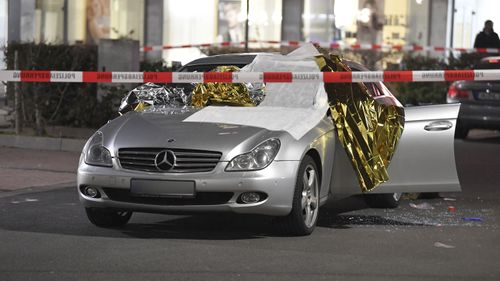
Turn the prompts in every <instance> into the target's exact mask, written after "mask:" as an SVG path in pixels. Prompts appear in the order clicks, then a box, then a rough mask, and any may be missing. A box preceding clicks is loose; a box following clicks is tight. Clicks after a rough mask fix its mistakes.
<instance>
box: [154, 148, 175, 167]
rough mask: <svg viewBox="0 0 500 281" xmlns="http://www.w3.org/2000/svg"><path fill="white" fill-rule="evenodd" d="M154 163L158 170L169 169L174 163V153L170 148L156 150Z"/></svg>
mask: <svg viewBox="0 0 500 281" xmlns="http://www.w3.org/2000/svg"><path fill="white" fill-rule="evenodd" d="M155 165H156V169H158V171H170V170H171V169H172V168H173V167H174V165H175V154H174V152H173V151H171V150H163V151H160V152H158V154H156V157H155Z"/></svg>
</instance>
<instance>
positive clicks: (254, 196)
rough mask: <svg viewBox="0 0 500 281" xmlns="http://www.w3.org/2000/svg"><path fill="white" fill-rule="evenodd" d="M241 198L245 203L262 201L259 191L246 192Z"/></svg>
mask: <svg viewBox="0 0 500 281" xmlns="http://www.w3.org/2000/svg"><path fill="white" fill-rule="evenodd" d="M240 198H241V201H242V202H243V203H245V204H251V203H257V202H259V201H260V195H259V194H258V193H257V192H245V193H243V194H241V197H240Z"/></svg>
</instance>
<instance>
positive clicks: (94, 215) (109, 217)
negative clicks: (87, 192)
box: [85, 208, 132, 227]
mask: <svg viewBox="0 0 500 281" xmlns="http://www.w3.org/2000/svg"><path fill="white" fill-rule="evenodd" d="M85 212H86V213H87V218H88V219H89V221H90V222H91V223H92V224H94V225H96V226H99V227H120V226H124V225H126V224H127V222H128V221H129V220H130V217H132V212H121V211H114V210H108V209H101V208H85Z"/></svg>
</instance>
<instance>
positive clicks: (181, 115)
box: [101, 108, 276, 161]
mask: <svg viewBox="0 0 500 281" xmlns="http://www.w3.org/2000/svg"><path fill="white" fill-rule="evenodd" d="M196 111H197V109H193V108H188V109H181V108H176V109H163V110H155V111H148V112H129V113H127V114H125V115H124V116H121V117H119V118H117V119H115V120H113V121H111V122H110V123H108V124H107V125H106V126H104V127H103V128H101V131H102V132H103V134H104V139H105V143H104V144H105V146H107V147H108V148H110V150H111V151H112V153H113V154H114V155H117V152H118V149H120V148H132V147H161V148H182V149H200V150H210V151H218V152H222V154H223V155H222V158H221V160H222V161H229V160H231V159H232V157H234V156H236V155H238V154H240V153H244V152H247V151H249V150H251V149H252V148H253V147H254V146H255V145H257V144H258V143H259V142H261V141H263V140H265V139H267V138H269V137H273V136H276V132H271V131H269V130H266V129H262V128H257V127H250V126H239V125H229V124H215V123H200V122H183V120H184V119H186V118H187V117H189V116H190V115H191V114H193V113H195V112H196Z"/></svg>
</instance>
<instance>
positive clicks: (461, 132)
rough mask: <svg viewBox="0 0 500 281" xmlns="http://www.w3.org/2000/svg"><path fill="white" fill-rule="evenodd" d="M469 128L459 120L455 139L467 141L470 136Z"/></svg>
mask: <svg viewBox="0 0 500 281" xmlns="http://www.w3.org/2000/svg"><path fill="white" fill-rule="evenodd" d="M469 130H470V129H469V128H467V127H466V126H465V125H464V124H463V123H462V122H460V120H457V126H456V128H455V138H456V139H465V138H466V137H467V135H468V134H469Z"/></svg>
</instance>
